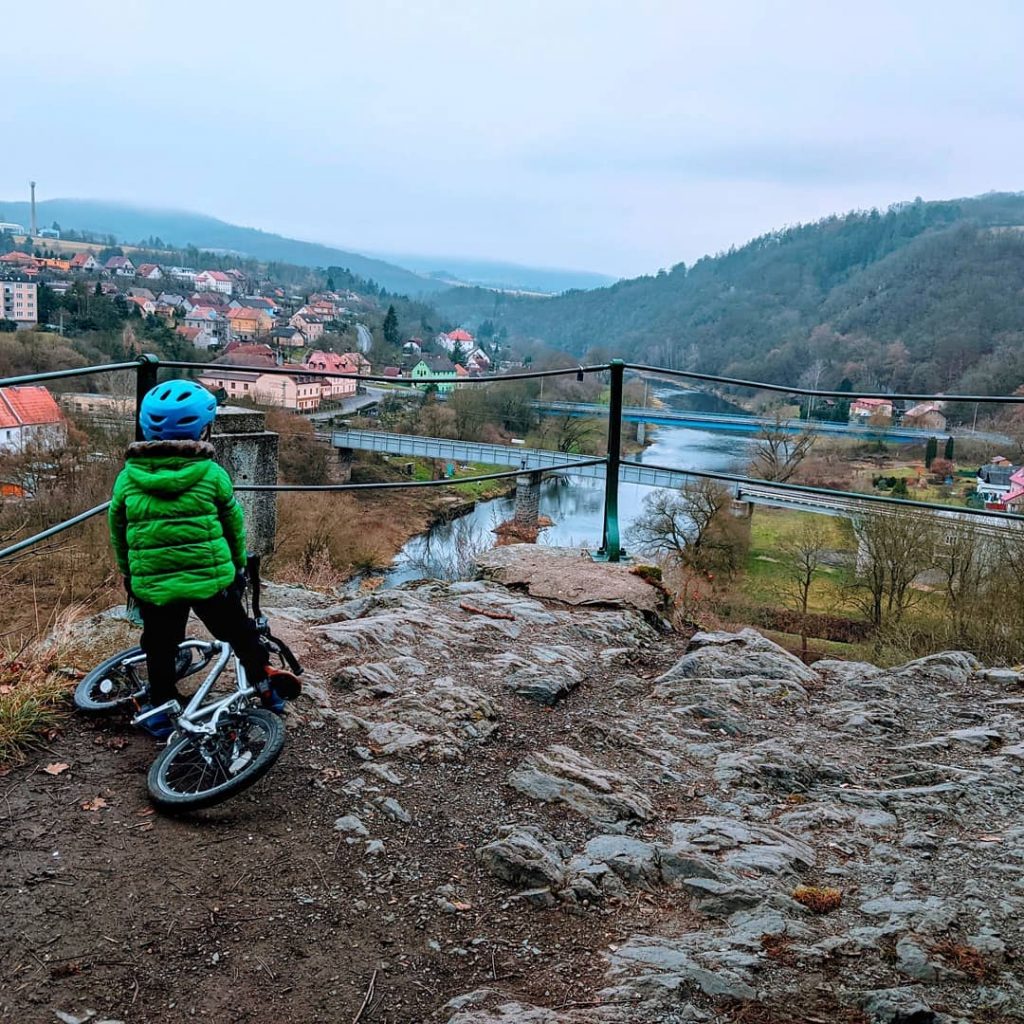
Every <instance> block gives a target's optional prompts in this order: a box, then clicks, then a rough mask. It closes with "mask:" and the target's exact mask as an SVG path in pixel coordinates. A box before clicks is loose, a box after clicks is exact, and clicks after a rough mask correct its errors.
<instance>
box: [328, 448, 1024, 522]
mask: <svg viewBox="0 0 1024 1024" xmlns="http://www.w3.org/2000/svg"><path fill="white" fill-rule="evenodd" d="M317 437H318V438H320V439H321V440H328V439H329V440H330V442H331V444H332V445H333V446H334V447H335V448H337V449H338V450H339V456H340V458H339V461H340V462H341V464H342V465H343V466H345V465H346V464H348V466H349V467H350V466H351V459H352V454H353V452H356V451H364V452H375V453H377V454H378V455H387V456H398V457H401V456H408V457H414V458H422V459H438V460H441V461H445V462H451V463H463V464H466V463H469V464H477V465H484V466H510V467H513V468H515V469H519V470H521V473H520V474H519V475H518V476H517V477H516V513H515V515H516V519H517V520H518V521H520V522H529V521H530V519H531V518H532V520H533V521H536V516H537V500H538V497H539V488H540V481H541V478H542V477H543V475H544V473H546V472H547V473H565V474H569V475H571V476H581V477H587V478H590V479H597V480H604V479H605V476H606V473H607V463H606V460H605V459H599V458H594V457H592V456H586V455H568V454H565V453H564V452H555V451H549V450H547V449H544V448H527V447H524V446H520V445H502V444H480V443H478V442H476V441H452V440H450V439H448V438H444V437H420V436H418V435H415V434H388V433H384V432H382V431H376V430H335V431H333V432H332V433H331V434H318V435H317ZM701 478H706V479H714V480H719V481H721V482H722V483H723V484H724V485H725V486H728V487H729V489H730V491H731V492H732V495H733V498H734V500H735V502H736V505H735V507H734V511H735V512H736V513H737V514H738V515H748V514H749V513H750V512H751V511H752V509H753V506H754V505H764V506H768V507H771V508H788V509H792V510H794V511H801V512H814V513H817V514H818V515H826V516H837V517H840V518H844V519H856V518H858V517H860V516H864V515H865V514H868V513H874V514H888V515H895V514H904V515H905V514H907V511H908V509H907V508H906V505H907V503H906V502H901V501H893V502H888V501H886V500H885V499H878V498H875V497H873V496H865V495H858V494H852V493H841V492H835V491H826V490H824V489H822V488H815V487H803V486H798V485H786V484H783V485H780V484H775V483H769V482H764V483H761V482H758V481H751V480H747V479H744V478H742V477H737V476H730V475H729V474H720V473H705V472H702V471H688V470H685V469H678V468H674V467H671V466H654V465H644V464H643V463H640V462H636V461H633V460H629V459H622V460H620V462H619V480H620V481H621V482H625V483H632V484H641V485H643V486H645V487H665V488H679V487H682V486H683V485H684V484H685V483H687V481H692V480H695V479H701ZM912 510H913V512H914V513H916V514H920V515H924V516H927V517H929V518H931V519H934V520H935V524H936V525H942V526H953V525H955V524H956V523H958V522H960V521H969V522H973V523H974V524H975V525H976V526H977V527H978V528H979V529H982V530H983V531H985V532H998V531H1002V530H1004V529H1006V528H1007V527H1013V526H1017V527H1021V525H1022V524H1024V520H1021V519H1018V518H1017V517H1006V518H1001V519H998V518H997V519H992V520H988V519H984V520H983V519H980V517H977V516H975V515H973V514H971V513H969V512H959V511H958V510H956V509H948V508H945V509H944V508H933V509H932V508H926V507H922V506H921V505H919V504H918V505H915V506H913V509H912Z"/></svg>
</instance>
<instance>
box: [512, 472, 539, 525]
mask: <svg viewBox="0 0 1024 1024" xmlns="http://www.w3.org/2000/svg"><path fill="white" fill-rule="evenodd" d="M540 480H541V474H540V473H520V474H519V476H517V477H516V510H515V515H514V516H513V517H512V521H513V522H514V523H515V524H516V526H524V527H527V528H528V529H536V526H537V516H538V515H539V513H540Z"/></svg>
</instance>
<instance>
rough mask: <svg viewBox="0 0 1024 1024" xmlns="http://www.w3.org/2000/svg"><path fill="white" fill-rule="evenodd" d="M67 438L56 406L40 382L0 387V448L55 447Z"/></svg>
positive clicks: (22, 450)
mask: <svg viewBox="0 0 1024 1024" xmlns="http://www.w3.org/2000/svg"><path fill="white" fill-rule="evenodd" d="M67 438H68V431H67V424H66V423H65V421H64V417H63V415H61V411H60V408H59V407H58V405H57V403H56V402H55V401H54V399H53V395H51V394H50V392H49V391H47V390H46V388H44V387H43V386H42V385H40V384H24V385H20V386H15V387H9V388H0V451H7V452H15V453H21V452H24V451H25V449H26V448H29V447H39V448H59V447H60V446H61V445H63V444H65V443H66V442H67Z"/></svg>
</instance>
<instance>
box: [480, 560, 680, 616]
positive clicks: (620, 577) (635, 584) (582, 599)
mask: <svg viewBox="0 0 1024 1024" xmlns="http://www.w3.org/2000/svg"><path fill="white" fill-rule="evenodd" d="M477 566H478V567H479V569H480V572H481V573H482V574H483V576H484V578H485V579H490V580H494V581H495V582H497V583H503V584H504V585H505V586H507V587H525V588H526V592H527V593H528V594H530V596H531V597H538V598H542V599H544V600H548V601H560V602H561V603H562V604H568V605H574V606H582V605H604V606H611V607H614V608H631V609H633V610H634V611H638V612H641V613H642V614H644V615H661V613H662V611H663V599H662V594H661V592H660V591H659V590H658V589H657V588H656V587H654V586H652V585H651V584H649V583H647V582H645V581H644V580H643V579H642V578H641V577H640V576H637V575H636V574H635V573H633V572H632V571H631V567H630V566H629V565H627V564H623V563H611V562H595V561H593V560H592V559H591V558H590V557H589V555H587V554H586V552H581V551H580V550H579V549H578V548H550V547H544V546H540V547H538V546H537V545H535V544H510V545H508V546H507V547H500V548H494V549H493V550H491V551H487V552H485V553H484V554H483V555H481V556H480V558H478V559H477Z"/></svg>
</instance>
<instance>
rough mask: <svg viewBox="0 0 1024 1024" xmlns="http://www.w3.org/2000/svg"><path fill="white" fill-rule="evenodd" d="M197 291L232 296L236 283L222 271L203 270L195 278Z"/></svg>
mask: <svg viewBox="0 0 1024 1024" xmlns="http://www.w3.org/2000/svg"><path fill="white" fill-rule="evenodd" d="M195 286H196V290H197V291H201V292H220V293H221V294H222V295H230V294H231V293H232V291H233V290H234V287H235V283H234V281H232V280H231V278H230V277H229V276H228V275H227V274H225V273H224V272H223V271H222V270H202V271H200V272H199V273H198V274H196V277H195Z"/></svg>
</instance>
